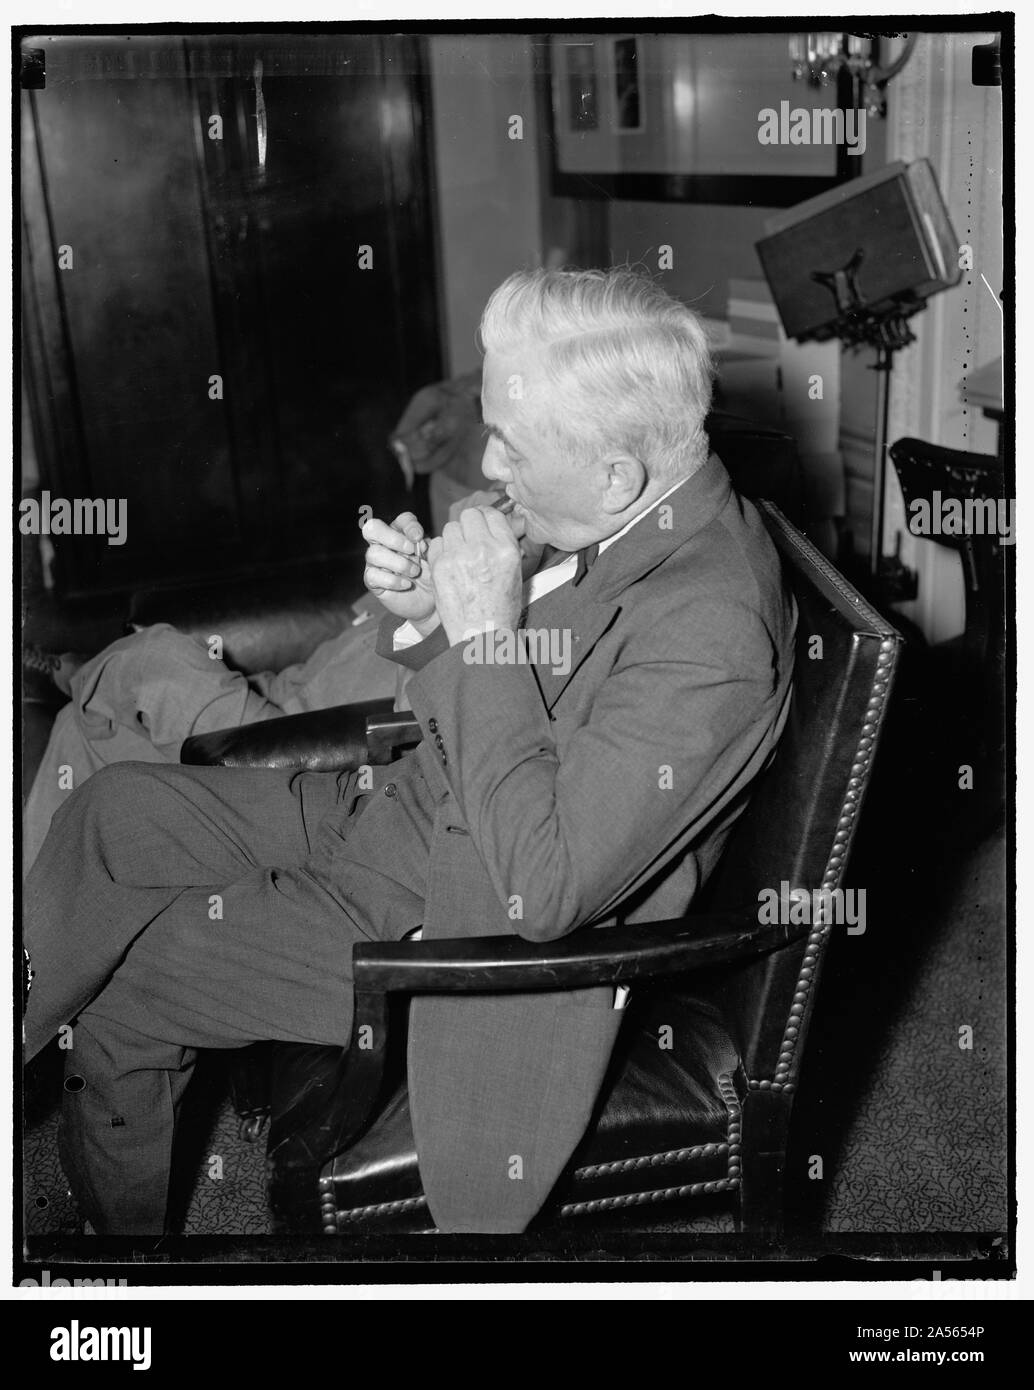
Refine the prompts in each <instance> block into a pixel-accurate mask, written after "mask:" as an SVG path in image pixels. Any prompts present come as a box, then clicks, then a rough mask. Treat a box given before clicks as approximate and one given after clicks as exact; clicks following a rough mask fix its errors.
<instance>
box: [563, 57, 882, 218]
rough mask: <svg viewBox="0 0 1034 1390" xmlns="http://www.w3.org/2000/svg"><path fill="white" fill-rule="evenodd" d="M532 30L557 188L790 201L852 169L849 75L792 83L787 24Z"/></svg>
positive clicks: (664, 197) (855, 165)
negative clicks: (544, 61) (730, 29)
mask: <svg viewBox="0 0 1034 1390" xmlns="http://www.w3.org/2000/svg"><path fill="white" fill-rule="evenodd" d="M543 42H544V43H545V44H547V45H548V52H547V57H548V72H549V90H550V115H551V119H552V127H553V129H552V136H553V139H552V148H553V160H554V165H553V191H554V192H555V193H557V194H560V195H562V196H568V197H579V198H587V197H595V198H605V197H613V198H639V199H648V200H652V201H661V202H668V201H671V202H705V203H743V204H755V205H757V206H759V207H790V206H792V205H793V204H795V203H799V202H802V201H803V200H804V199H805V198H810V197H813V196H814V195H815V194H817V193H823V192H826V191H828V190H829V189H831V188H833V187H834V186H835V185H837V184H838V183H841V182H843V181H844V180H845V179H849V178H851V177H853V176H854V175H855V174H857V173H859V172H860V165H861V159H860V155H861V153H862V152H863V150H864V140H859V139H858V138H857V134H858V131H859V129H861V130H862V131H864V119H865V115H864V112H861V113H860V112H859V111H858V110H857V108H856V107H855V105H854V97H853V90H852V84H851V81H850V79H849V78H848V80H847V81H846V82H844V83H841V84H839V85H838V83H836V82H832V83H830V84H829V85H827V86H824V87H812V86H810V85H808V84H806V83H800V82H795V81H794V78H793V71H792V65H791V62H790V54H789V45H788V37H787V35H786V34H780V33H767V34H766V33H745V34H658V33H651V34H627V33H626V34H620V35H613V34H577V35H573V34H572V35H550V36H549V37H548V39H544V40H543ZM848 110H849V111H850V115H849V114H848ZM859 122H861V126H859ZM813 132H815V138H812V133H813ZM852 132H853V133H854V136H855V138H854V139H853V140H852V139H850V138H849V137H850V136H851V134H852ZM837 137H839V138H837ZM852 149H853V150H854V152H853V153H852Z"/></svg>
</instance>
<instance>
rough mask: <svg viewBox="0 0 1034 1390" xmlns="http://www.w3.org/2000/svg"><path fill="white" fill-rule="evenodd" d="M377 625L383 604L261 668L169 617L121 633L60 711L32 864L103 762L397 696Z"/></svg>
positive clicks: (158, 753)
mask: <svg viewBox="0 0 1034 1390" xmlns="http://www.w3.org/2000/svg"><path fill="white" fill-rule="evenodd" d="M374 608H375V609H376V610H379V605H374ZM377 628H378V613H377V611H374V612H373V613H371V614H370V616H368V617H367V618H366V619H365V620H364V621H361V622H359V623H357V624H355V625H349V626H347V627H345V629H344V630H343V631H342V632H340V633H339V634H338V635H337V636H336V637H332V638H329V639H328V640H327V641H326V642H323V643H321V644H320V646H318V647H317V648H316V650H315V651H314V652H313V653H312V655H311V656H310V657H309V658H308V659H307V660H306V661H303V662H299V663H298V664H297V665H294V666H288V667H287V668H286V669H285V670H283V671H280V672H274V671H264V672H261V673H260V674H258V675H252V676H243V675H241V674H240V673H239V672H237V671H231V670H230V668H229V667H228V666H226V665H225V664H224V663H223V662H222V661H214V660H212V659H211V658H210V657H209V654H208V651H209V649H208V647H207V645H206V644H205V643H204V642H203V641H201V639H199V638H195V637H188V636H186V635H185V634H183V633H181V632H177V631H176V629H175V628H173V627H170V626H169V625H168V624H167V623H159V624H157V625H156V626H154V627H148V628H145V629H143V631H141V632H136V633H133V634H131V635H130V636H128V637H122V638H120V639H119V640H118V641H117V642H113V643H112V644H111V646H110V647H106V648H105V650H104V651H102V652H101V653H100V654H99V655H98V656H95V657H93V659H92V660H90V661H88V662H87V663H86V665H85V666H83V667H81V669H80V670H79V671H77V672H76V674H75V676H74V678H73V680H72V700H71V703H70V704H68V705H66V706H65V707H64V708H63V709H62V710H61V711H60V713H59V714H58V716H57V719H56V720H55V723H54V727H53V730H52V731H51V735H50V741H49V743H48V744H47V749H46V752H45V753H44V755H43V761H42V763H41V764H40V768H39V772H38V773H37V775H36V780H35V781H34V783H33V786H32V791H31V792H30V793H29V798H28V801H27V803H26V807H25V821H24V841H23V847H24V856H23V858H24V867H25V871H26V872H28V870H29V869H30V868H31V866H32V865H33V863H35V860H36V856H37V855H38V854H39V851H40V847H41V846H42V844H43V841H44V839H45V837H46V834H47V831H48V830H49V829H50V822H51V820H52V818H53V816H54V813H55V812H56V811H57V809H58V807H59V806H60V805H61V804H62V803H63V802H64V801H65V799H66V798H67V797H68V795H69V794H70V792H71V791H72V790H73V788H75V787H78V786H80V785H81V784H82V783H83V782H84V781H85V780H86V778H87V777H89V776H90V775H91V774H92V773H94V772H96V771H97V770H98V768H102V767H107V766H108V765H109V764H110V763H122V762H147V763H162V762H173V763H174V762H178V761H179V755H180V747H181V745H182V744H183V741H184V739H187V738H189V737H190V736H191V735H192V734H204V733H211V732H213V731H214V730H216V729H229V728H236V727H239V726H240V725H242V724H252V723H255V722H257V721H258V720H260V719H277V718H279V716H280V715H283V714H302V713H304V712H305V711H307V710H316V709H328V708H330V707H331V706H333V705H343V704H352V703H353V702H356V701H359V700H376V699H381V698H388V697H390V696H392V695H394V694H395V693H396V676H397V668H396V667H395V666H393V665H392V663H391V662H388V661H385V660H384V658H383V657H380V656H378V655H377V652H376V649H375V648H376V641H377Z"/></svg>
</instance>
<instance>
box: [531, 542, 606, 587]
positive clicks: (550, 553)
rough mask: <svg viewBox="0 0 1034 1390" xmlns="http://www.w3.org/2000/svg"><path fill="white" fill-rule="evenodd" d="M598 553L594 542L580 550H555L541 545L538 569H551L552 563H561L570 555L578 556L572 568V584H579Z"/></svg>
mask: <svg viewBox="0 0 1034 1390" xmlns="http://www.w3.org/2000/svg"><path fill="white" fill-rule="evenodd" d="M599 553H600V548H599V545H598V544H596V543H595V542H594V543H593V544H592V545H587V546H585V547H584V548H583V549H581V550H577V551H575V550H557V549H555V548H554V547H553V546H551V545H547V546H543V549H542V563H541V564H540V565H539V569H540V570H548V569H552V568H553V566H554V565H562V564H563V563H564V561H565V560H569V559H570V558H571V556H572V555H577V556H578V561H577V563H576V565H575V569H574V578H573V579H572V580H571V583H572V584H580V583H581V582H582V580H583V579H584V578H585V576H586V575H587V574H588V573H589V570H590V569H591V568H592V566H593V565H594V564H595V563H596V557H597V555H598V554H599Z"/></svg>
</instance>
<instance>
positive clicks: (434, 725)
mask: <svg viewBox="0 0 1034 1390" xmlns="http://www.w3.org/2000/svg"><path fill="white" fill-rule="evenodd" d="M427 727H428V728H429V729H430V730H431V733H432V734H436V733H437V732H438V720H437V719H429V720H428V721H427Z"/></svg>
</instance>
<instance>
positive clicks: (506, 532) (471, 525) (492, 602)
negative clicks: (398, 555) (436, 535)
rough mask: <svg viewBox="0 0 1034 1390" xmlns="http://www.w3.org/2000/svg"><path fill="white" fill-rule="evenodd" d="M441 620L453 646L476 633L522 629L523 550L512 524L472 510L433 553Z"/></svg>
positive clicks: (450, 527) (482, 510)
mask: <svg viewBox="0 0 1034 1390" xmlns="http://www.w3.org/2000/svg"><path fill="white" fill-rule="evenodd" d="M428 562H429V564H430V568H431V582H432V584H433V586H434V597H435V603H436V606H437V610H438V616H439V618H440V619H441V621H442V624H443V626H444V627H445V632H446V635H447V636H448V638H449V643H450V645H453V646H454V645H455V644H456V643H457V642H461V641H463V640H464V639H465V638H467V637H469V636H470V635H471V634H472V633H475V632H487V631H489V630H490V629H492V628H511V629H513V628H516V626H517V624H518V621H519V619H520V614H521V551H520V547H519V545H518V544H517V540H516V538H515V537H514V534H513V531H512V530H511V529H510V526H509V524H508V523H507V519H506V517H504V516H500V515H499V513H498V512H497V511H495V510H493V509H492V508H490V507H471V508H469V509H468V510H467V511H465V512H462V513H461V515H460V516H459V518H458V520H456V521H450V522H449V524H448V525H447V526H446V528H445V530H444V531H443V532H442V535H441V538H440V539H438V540H433V541H432V542H431V544H430V548H429V550H428Z"/></svg>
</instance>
